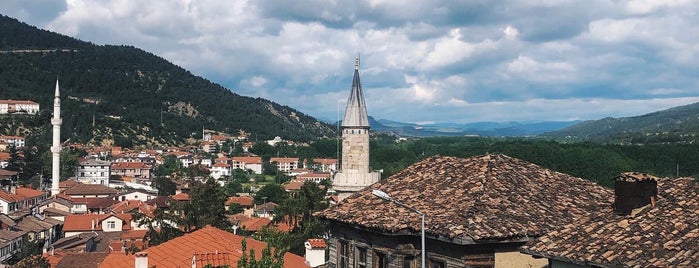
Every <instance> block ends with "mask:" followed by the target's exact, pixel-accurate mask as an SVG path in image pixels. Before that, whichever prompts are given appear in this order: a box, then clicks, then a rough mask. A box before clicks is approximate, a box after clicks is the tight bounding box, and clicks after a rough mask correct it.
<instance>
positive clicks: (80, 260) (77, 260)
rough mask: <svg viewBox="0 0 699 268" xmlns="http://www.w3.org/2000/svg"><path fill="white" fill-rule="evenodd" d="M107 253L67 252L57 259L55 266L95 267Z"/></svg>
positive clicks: (67, 267)
mask: <svg viewBox="0 0 699 268" xmlns="http://www.w3.org/2000/svg"><path fill="white" fill-rule="evenodd" d="M107 255H109V253H105V252H81V253H69V254H67V255H66V256H64V257H63V258H62V259H61V260H60V261H58V264H57V265H56V268H94V267H97V266H98V265H99V264H100V263H101V262H102V261H103V260H104V259H105V258H106V257H107ZM51 267H53V266H51Z"/></svg>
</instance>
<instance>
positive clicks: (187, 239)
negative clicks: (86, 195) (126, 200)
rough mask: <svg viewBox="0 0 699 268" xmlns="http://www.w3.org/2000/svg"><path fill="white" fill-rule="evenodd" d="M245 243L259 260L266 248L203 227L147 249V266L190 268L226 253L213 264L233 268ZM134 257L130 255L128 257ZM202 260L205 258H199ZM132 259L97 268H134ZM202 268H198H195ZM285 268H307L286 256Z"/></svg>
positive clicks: (111, 261)
mask: <svg viewBox="0 0 699 268" xmlns="http://www.w3.org/2000/svg"><path fill="white" fill-rule="evenodd" d="M243 239H245V240H246V241H247V247H248V250H250V249H254V250H255V256H256V258H258V259H259V258H260V257H261V256H262V255H261V254H262V250H263V249H264V248H265V246H266V245H267V244H266V243H264V242H260V241H257V240H254V239H250V238H244V237H242V236H238V235H234V234H232V233H229V232H226V231H223V230H221V229H218V228H214V227H211V226H207V227H204V228H202V229H199V230H197V231H194V232H192V233H189V234H185V235H183V236H180V237H177V238H174V239H172V240H170V241H167V242H165V243H162V244H160V245H157V246H153V247H150V248H147V249H146V250H145V252H147V253H148V265H149V266H155V267H192V257H194V256H199V257H204V255H206V254H211V253H214V254H215V253H216V252H218V253H219V254H221V253H225V254H227V256H224V255H221V256H208V257H212V258H213V257H216V259H215V260H216V261H221V260H225V259H227V260H229V261H230V262H229V263H219V264H216V265H224V264H228V265H230V266H232V267H235V266H236V265H237V263H238V260H239V259H240V257H241V256H242V244H241V242H242V241H243ZM129 256H133V255H129ZM200 259H201V260H204V258H200ZM133 265H134V258H133V257H131V258H130V259H129V260H125V259H124V258H122V257H120V256H116V257H111V255H110V256H108V257H107V258H106V259H105V260H104V262H103V263H102V264H101V265H100V267H133ZM197 267H201V266H197ZM284 267H285V268H305V267H309V266H308V265H306V264H305V263H304V260H303V257H300V256H298V255H294V254H291V253H287V254H285V255H284Z"/></svg>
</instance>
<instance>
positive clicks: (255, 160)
mask: <svg viewBox="0 0 699 268" xmlns="http://www.w3.org/2000/svg"><path fill="white" fill-rule="evenodd" d="M231 166H232V168H233V169H242V170H252V172H253V173H254V174H262V157H259V156H234V157H232V158H231Z"/></svg>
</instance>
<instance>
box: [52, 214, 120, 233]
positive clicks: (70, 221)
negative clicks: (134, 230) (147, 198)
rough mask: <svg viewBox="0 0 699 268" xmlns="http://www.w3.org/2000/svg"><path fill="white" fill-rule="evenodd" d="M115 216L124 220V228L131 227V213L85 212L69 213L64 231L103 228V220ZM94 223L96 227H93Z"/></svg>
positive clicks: (85, 230)
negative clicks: (79, 213)
mask: <svg viewBox="0 0 699 268" xmlns="http://www.w3.org/2000/svg"><path fill="white" fill-rule="evenodd" d="M111 216H115V217H117V218H119V219H121V220H122V221H124V225H123V227H122V228H123V229H124V230H128V229H131V225H130V222H131V214H83V215H68V216H66V217H65V221H64V223H63V231H66V232H81V231H84V232H87V231H93V230H101V229H102V227H101V226H102V221H103V220H105V219H107V218H109V217H111ZM93 224H94V228H93Z"/></svg>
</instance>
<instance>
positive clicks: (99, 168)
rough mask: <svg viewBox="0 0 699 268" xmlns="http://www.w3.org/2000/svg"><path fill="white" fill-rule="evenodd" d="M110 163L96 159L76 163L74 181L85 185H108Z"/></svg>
mask: <svg viewBox="0 0 699 268" xmlns="http://www.w3.org/2000/svg"><path fill="white" fill-rule="evenodd" d="M111 165H112V164H111V163H110V162H109V161H102V160H98V159H82V160H80V161H79V162H78V167H77V169H76V171H75V179H76V180H77V181H78V182H80V183H85V184H102V185H109V176H111Z"/></svg>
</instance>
